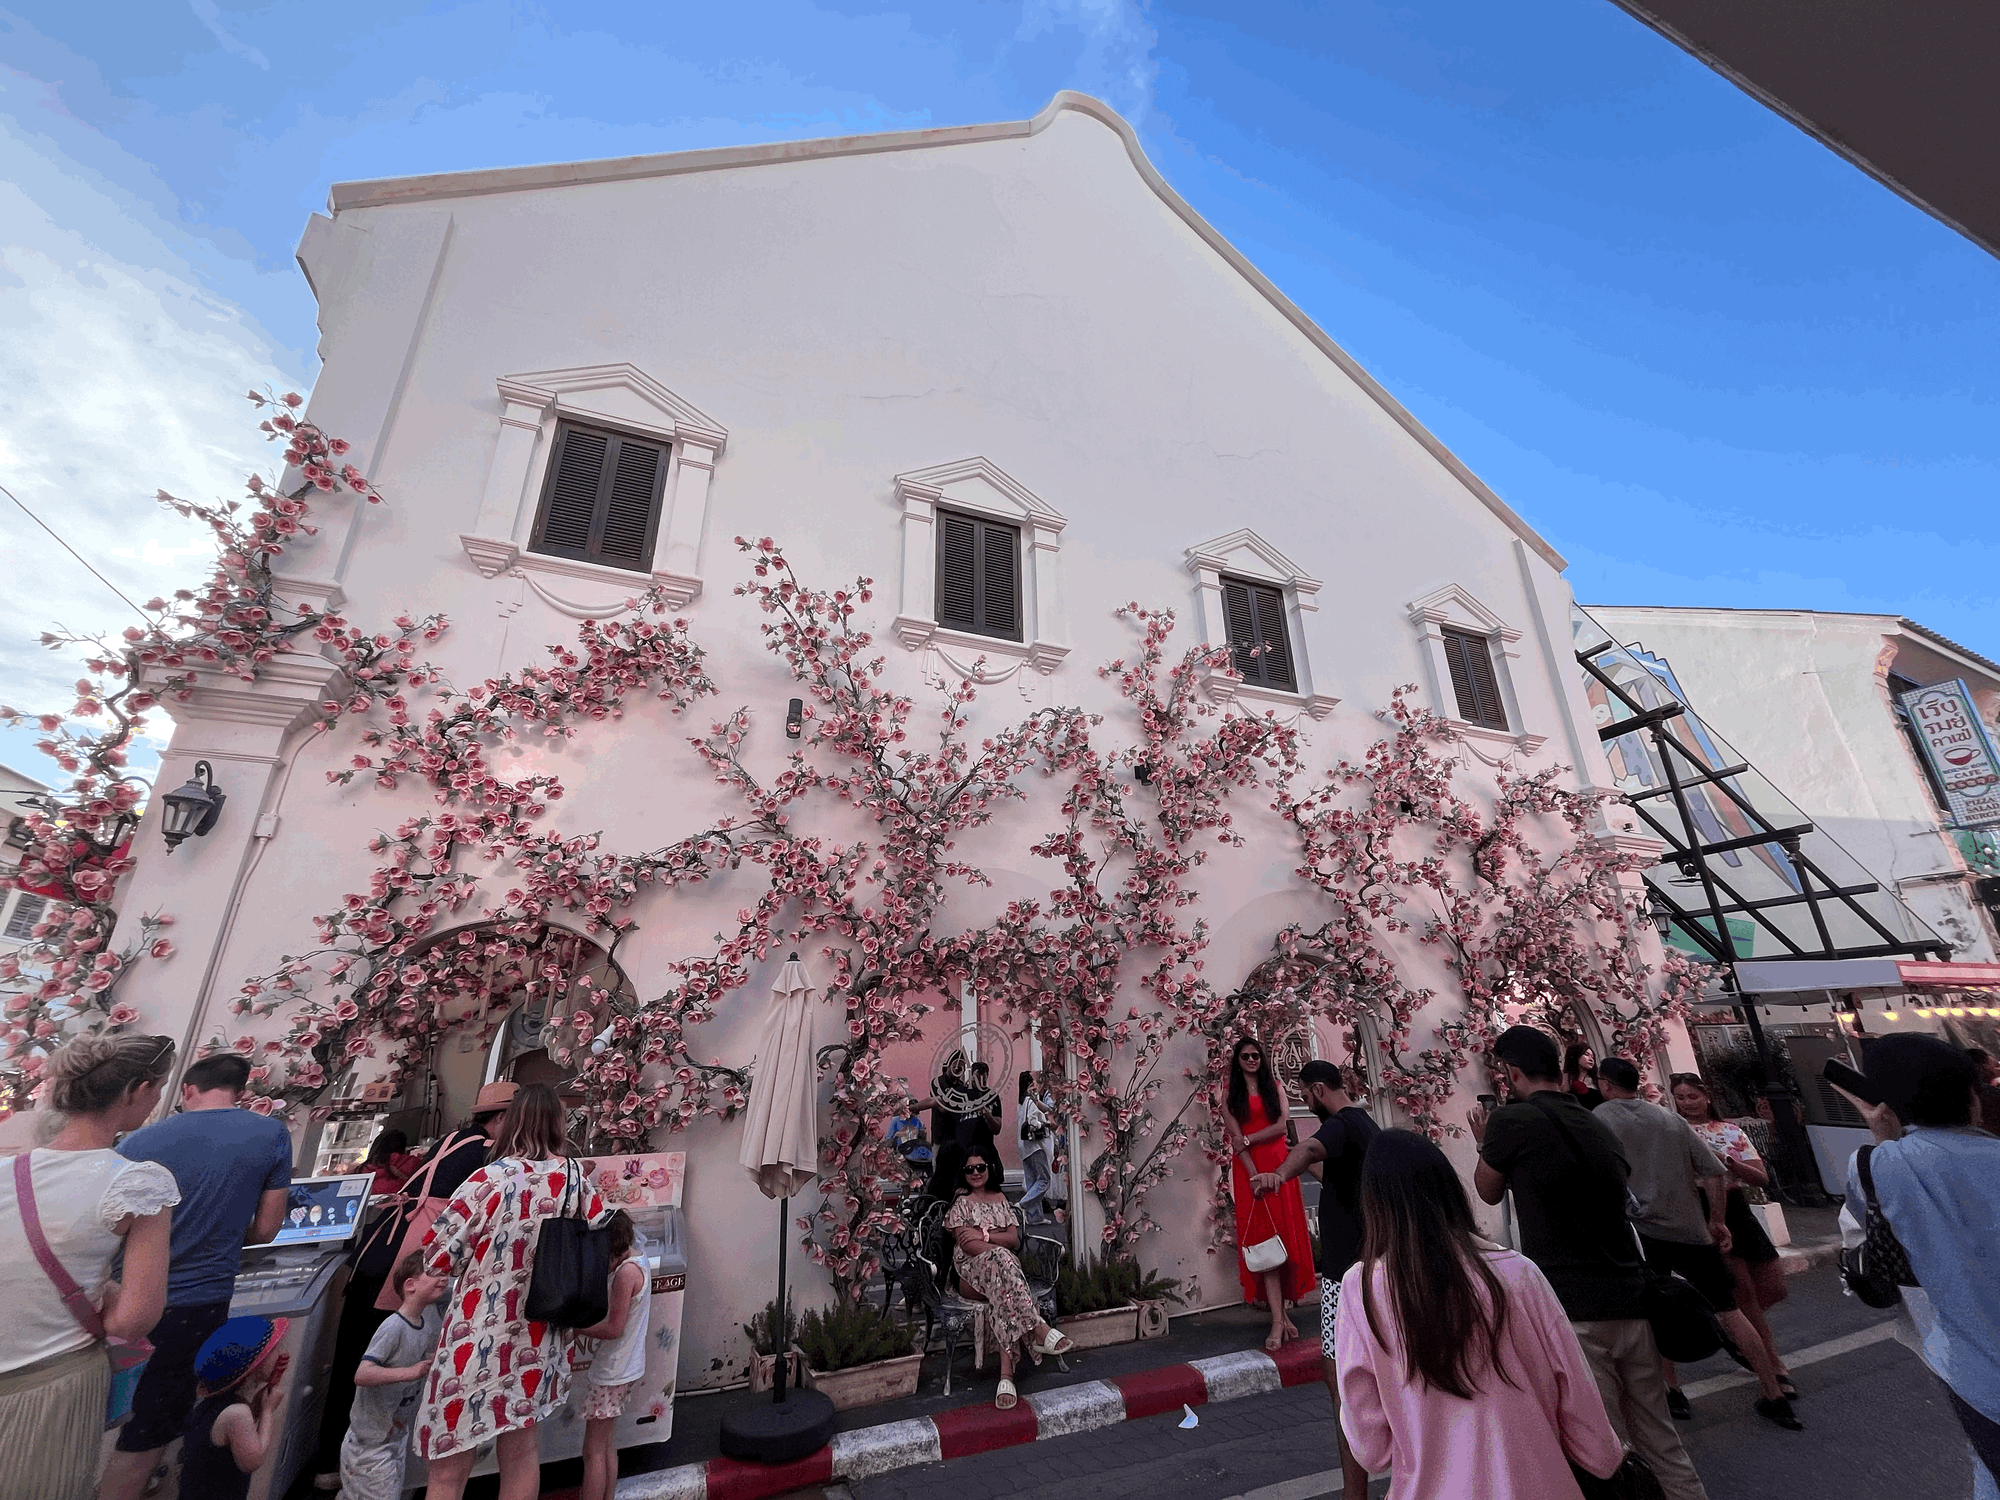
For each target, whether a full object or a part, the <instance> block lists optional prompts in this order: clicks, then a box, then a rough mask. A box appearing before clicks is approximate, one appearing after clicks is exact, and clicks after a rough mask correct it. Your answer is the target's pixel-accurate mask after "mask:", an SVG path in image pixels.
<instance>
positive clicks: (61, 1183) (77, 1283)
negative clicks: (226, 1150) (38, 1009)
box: [0, 1036, 181, 1500]
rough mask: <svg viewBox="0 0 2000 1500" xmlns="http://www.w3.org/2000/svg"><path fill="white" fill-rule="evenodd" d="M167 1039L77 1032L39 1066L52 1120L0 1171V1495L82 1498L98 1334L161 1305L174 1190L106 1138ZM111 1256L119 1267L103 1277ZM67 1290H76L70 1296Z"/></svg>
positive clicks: (147, 1085)
mask: <svg viewBox="0 0 2000 1500" xmlns="http://www.w3.org/2000/svg"><path fill="white" fill-rule="evenodd" d="M173 1065H174V1044H173V1039H172V1038H170V1037H164V1036H89V1037H81V1038H79V1039H77V1040H76V1041H73V1042H71V1043H70V1044H69V1045H68V1046H66V1047H64V1048H63V1049H62V1050H61V1051H59V1052H57V1053H56V1054H55V1055H54V1056H53V1057H51V1058H50V1059H49V1061H48V1066H47V1067H46V1068H44V1069H43V1073H42V1076H43V1077H44V1078H45V1079H46V1080H47V1085H46V1092H45V1093H44V1094H43V1096H42V1102H43V1104H44V1106H45V1107H46V1108H48V1109H50V1110H52V1111H54V1112H55V1113H57V1114H58V1115H60V1116H61V1117H62V1128H61V1130H60V1131H59V1132H58V1133H57V1134H56V1136H55V1137H54V1138H53V1139H51V1140H50V1141H49V1143H48V1145H46V1146H42V1147H38V1148H37V1149H35V1150H33V1151H30V1152H28V1153H26V1154H25V1155H22V1156H17V1157H15V1158H14V1159H13V1160H12V1161H9V1162H7V1163H6V1164H5V1170H4V1171H0V1307H4V1308H5V1309H6V1317H5V1319H4V1320H0V1455H4V1456H5V1459H6V1464H7V1474H8V1477H7V1479H6V1481H4V1483H0V1489H4V1490H5V1491H6V1493H7V1495H8V1496H9V1500H15V1497H18V1500H78V1497H79V1496H82V1495H88V1494H91V1493H93V1491H94V1489H95V1487H96V1482H97V1459H98V1449H99V1447H100V1446H101V1444H102V1441H103V1436H104V1418H105V1405H106V1397H107V1395H108V1393H109V1389H110V1384H111V1366H110V1364H109V1362H108V1361H107V1359H106V1354H107V1352H108V1351H107V1348H106V1344H105V1340H106V1338H107V1337H110V1338H114V1339H120V1340H135V1339H142V1338H144V1337H145V1336H146V1335H147V1334H148V1333H150V1332H151V1331H152V1329H153V1325H154V1324H156V1323H158V1322H159V1320H160V1313H161V1311H162V1310H163V1309H164V1308H165V1307H166V1305H167V1245H168V1235H169V1233H170V1231H171V1229H172V1224H173V1206H174V1205H175V1204H176V1203H178V1202H180V1199H181V1191H180V1187H179V1185H178V1184H177V1183H176V1182H175V1181H174V1177H173V1174H172V1173H171V1172H169V1171H168V1170H167V1169H166V1168H165V1167H163V1166H161V1165H160V1164H159V1163H158V1162H150V1161H127V1160H126V1159H125V1158H124V1157H122V1156H120V1155H119V1154H118V1153H117V1152H116V1151H114V1150H112V1149H111V1148H112V1146H113V1145H115V1144H116V1142H117V1140H118V1138H119V1136H121V1135H123V1134H125V1133H126V1132H127V1131H130V1130H135V1129H137V1128H138V1127H139V1126H141V1125H143V1124H145V1123H146V1117H147V1116H148V1115H150V1114H152V1112H153V1108H154V1106H155V1105H157V1104H158V1103H159V1102H160V1084H161V1083H162V1082H163V1081H164V1080H165V1078H166V1076H167V1074H168V1073H170V1072H171V1071H172V1070H173ZM120 1251H123V1252H124V1256H125V1260H124V1268H123V1271H122V1272H121V1274H120V1276H119V1277H118V1278H115V1279H114V1278H113V1276H112V1274H111V1267H112V1261H113V1260H114V1259H115V1258H116V1257H117V1255H118V1254H119V1252H120ZM79 1293H80V1294H81V1295H78V1294H79Z"/></svg>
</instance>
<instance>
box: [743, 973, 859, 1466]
mask: <svg viewBox="0 0 2000 1500" xmlns="http://www.w3.org/2000/svg"><path fill="white" fill-rule="evenodd" d="M818 998H819V991H818V990H817V989H816V988H814V986H813V982H812V978H811V976H809V975H808V974H807V973H806V968H805V965H804V964H802V963H800V962H799V956H798V954H796V953H794V954H793V955H792V956H791V957H790V958H789V959H788V960H786V963H785V966H784V968H783V969H781V970H779V971H778V982H777V983H776V984H774V985H773V986H772V987H771V1013H770V1015H769V1017H768V1018H767V1019H766V1020H765V1022H764V1038H763V1042H762V1044H761V1045H760V1046H759V1047H758V1049H757V1059H756V1064H755V1069H756V1071H755V1081H754V1083H753V1084H752V1085H751V1089H750V1103H749V1108H748V1109H746V1110H745V1111H744V1118H743V1146H742V1149H741V1150H740V1151H739V1152H738V1153H737V1156H736V1159H737V1160H738V1161H739V1162H741V1163H742V1164H743V1168H744V1170H745V1171H747V1172H749V1174H750V1175H751V1177H752V1178H754V1179H755V1180H756V1183H757V1187H758V1189H759V1190H760V1191H761V1192H762V1193H763V1194H764V1196H765V1197H767V1198H776V1199H778V1200H779V1205H778V1318H777V1326H776V1327H774V1328H773V1329H772V1330H771V1347H772V1348H773V1350H774V1351H775V1352H776V1354H777V1356H778V1359H777V1369H776V1372H775V1379H774V1381H773V1383H772V1388H771V1401H772V1404H771V1405H770V1406H768V1407H751V1408H749V1409H747V1410H739V1411H737V1412H734V1413H731V1414H730V1415H729V1416H727V1417H725V1418H724V1420H723V1430H722V1447H723V1452H724V1453H726V1454H728V1455H729V1456H730V1457H732V1458H752V1459H758V1460H761V1461H763V1462H765V1463H785V1462H789V1461H790V1460H792V1459H794V1458H799V1457H803V1456H804V1455H805V1454H807V1453H810V1452H813V1451H815V1450H816V1449H818V1448H819V1447H820V1446H821V1445H822V1444H823V1443H825V1442H826V1440H827V1437H828V1436H829V1435H830V1434H831V1433H832V1430H833V1406H832V1404H831V1403H830V1402H828V1401H827V1399H826V1398H825V1397H824V1396H822V1395H821V1394H820V1393H819V1392H817V1391H794V1392H792V1393H791V1396H790V1399H789V1400H788V1399H787V1397H786V1392H785V1353H786V1351H785V1350H784V1349H783V1348H782V1347H781V1346H780V1345H781V1340H782V1338H783V1335H784V1329H785V1325H786V1323H787V1322H788V1321H789V1319H788V1318H787V1317H786V1312H787V1311H788V1303H787V1302H786V1298H785V1259H786V1252H787V1250H788V1249H789V1247H790V1245H791V1239H792V1225H791V1219H792V1194H794V1193H796V1192H798V1191H799V1190H800V1189H802V1188H806V1187H809V1186H811V1185H812V1184H813V1183H814V1182H817V1181H818V1180H819V1110H818V1098H819V1088H818V1081H817V1079H816V1078H815V1076H814V1074H815V1069H814V1063H813V1002H814V1001H816V1000H817V999H818Z"/></svg>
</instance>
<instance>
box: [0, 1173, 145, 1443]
mask: <svg viewBox="0 0 2000 1500" xmlns="http://www.w3.org/2000/svg"><path fill="white" fill-rule="evenodd" d="M28 1157H29V1153H28V1152H26V1151H23V1152H22V1153H21V1154H20V1155H19V1156H17V1157H15V1158H14V1201H15V1203H16V1205H17V1206H18V1207H19V1208H20V1210H21V1233H22V1234H23V1235H25V1236H26V1237H27V1241H28V1248H29V1249H30V1250H32V1251H34V1252H35V1261H36V1263H37V1264H38V1265H40V1266H41V1268H42V1274H43V1275H44V1276H46V1277H48V1278H49V1282H50V1284H51V1285H53V1286H54V1287H55V1289H56V1295H57V1296H58V1297H60V1298H62V1301H63V1306H64V1307H67V1308H68V1309H69V1315H70V1316H71V1317H72V1318H75V1319H76V1321H77V1323H78V1325H79V1326H80V1327H82V1329H83V1331H84V1332H85V1333H87V1334H89V1335H90V1336H91V1337H92V1338H93V1339H95V1340H97V1342H99V1343H100V1344H102V1345H103V1346H104V1353H105V1356H106V1357H107V1358H108V1359H109V1360H110V1361H111V1391H110V1394H109V1395H108V1396H107V1397H106V1400H105V1409H104V1425H105V1426H106V1427H116V1426H117V1425H118V1424H119V1423H121V1422H123V1421H124V1420H125V1419H126V1418H127V1417H129V1416H131V1415H132V1392H133V1390H134V1389H136V1388H137V1386H138V1384H139V1372H140V1371H141V1370H143V1369H144V1368H145V1367H146V1361H147V1360H149V1359H151V1358H152V1357H153V1346H152V1344H151V1343H149V1342H148V1341H147V1340H145V1339H121V1338H116V1337H114V1336H112V1335H111V1334H108V1333H106V1332H105V1331H104V1319H103V1318H101V1317H99V1316H98V1315H97V1309H96V1308H94V1307H92V1306H91V1305H90V1298H89V1297H87V1296H85V1295H84V1291H83V1288H82V1287H80V1286H78V1285H77V1284H76V1278H75V1277H74V1276H71V1275H70V1274H69V1272H68V1271H67V1270H65V1269H64V1268H63V1263H62V1262H61V1261H59V1260H57V1259H56V1253H55V1251H53V1250H51V1249H50V1248H49V1242H48V1240H47V1239H45V1238H44V1237H43V1235H42V1216H41V1213H40V1212H39V1211H38V1210H37V1209H36V1207H35V1180H34V1169H33V1166H32V1164H31V1163H30V1162H29V1160H28Z"/></svg>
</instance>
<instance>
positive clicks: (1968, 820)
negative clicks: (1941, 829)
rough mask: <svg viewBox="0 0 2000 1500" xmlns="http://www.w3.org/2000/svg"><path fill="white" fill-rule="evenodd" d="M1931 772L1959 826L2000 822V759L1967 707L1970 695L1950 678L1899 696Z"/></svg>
mask: <svg viewBox="0 0 2000 1500" xmlns="http://www.w3.org/2000/svg"><path fill="white" fill-rule="evenodd" d="M1902 704H1903V708H1904V710H1905V712H1907V713H1908V714H1909V716H1910V724H1911V726H1912V727H1913V728H1914V729H1915V730H1916V731H1917V742H1918V743H1919V744H1920V745H1922V746H1923V751H1924V755H1925V757H1926V758H1927V759H1928V760H1929V761H1930V763H1931V769H1932V770H1934V771H1936V772H1937V778H1938V781H1939V782H1940V783H1941V784H1942V785H1943V787H1944V794H1945V798H1946V800H1947V801H1948V802H1949V803H1950V804H1951V821H1952V823H1953V824H1954V825H1955V826H1957V827H1959V828H1987V827H1991V826H1993V825H1995V824H2000V756H1995V755H1994V753H1993V742H1992V740H1990V739H1989V738H1987V734H1986V726H1985V725H1984V724H1982V723H1981V722H1980V721H1979V713H1978V711H1977V710H1976V709H1975V708H1974V707H1973V706H1972V694H1970V693H1968V692H1967V691H1966V690H1965V684H1964V683H1963V682H1962V681H1959V680H1958V679H1956V678H1954V679H1953V680H1952V681H1950V682H1939V683H1934V684H1932V685H1931V686H1930V687H1925V688H1916V689H1914V690H1913V691H1911V692H1907V693H1904V694H1903V695H1902Z"/></svg>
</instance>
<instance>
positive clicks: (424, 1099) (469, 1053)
mask: <svg viewBox="0 0 2000 1500" xmlns="http://www.w3.org/2000/svg"><path fill="white" fill-rule="evenodd" d="M440 958H444V959H446V961H445V962H443V963H440V962H439V960H440ZM404 962H406V963H412V964H415V963H421V964H423V965H425V967H426V968H428V969H429V970H430V971H431V973H432V975H433V978H432V979H431V981H430V983H429V988H428V993H427V996H426V999H427V1002H428V1003H429V1004H431V1005H434V1006H435V1007H436V1008H437V1014H438V1018H439V1020H440V1022H441V1023H442V1025H441V1027H440V1030H439V1033H438V1036H437V1039H436V1041H435V1042H434V1043H433V1044H432V1045H431V1047H430V1049H429V1051H428V1053H427V1054H426V1055H425V1057H424V1059H423V1063H422V1066H420V1067H417V1068H414V1069H412V1070H411V1072H410V1074H409V1078H408V1081H407V1082H406V1083H405V1085H404V1087H403V1089H402V1091H401V1092H400V1093H393V1094H392V1093H390V1092H388V1089H389V1086H388V1085H383V1084H361V1083H359V1082H357V1080H356V1079H355V1077H354V1075H353V1072H352V1070H350V1072H349V1074H348V1076H347V1077H346V1078H344V1079H338V1080H336V1081H335V1083H334V1086H333V1089H332V1097H331V1101H330V1103H331V1109H330V1112H329V1116H330V1117H329V1118H328V1120H327V1121H326V1124H325V1127H324V1129H323V1131H322V1133H321V1136H320V1139H319V1141H318V1143H317V1151H316V1153H315V1155H316V1159H317V1161H318V1162H319V1164H320V1165H319V1167H318V1168H317V1170H320V1171H330V1170H336V1169H341V1168H343V1167H348V1166H351V1165H352V1162H353V1161H354V1160H355V1159H358V1157H359V1155H360V1154H361V1152H362V1151H364V1150H365V1149H366V1147H367V1144H368V1142H369V1141H371V1140H372V1139H373V1138H374V1135H375V1133H376V1132H377V1131H379V1130H383V1129H397V1130H401V1131H403V1132H404V1133H405V1135H407V1136H408V1137H409V1139H410V1141H411V1142H412V1144H416V1143H419V1142H422V1141H426V1140H435V1139H436V1138H437V1137H439V1136H440V1135H442V1134H443V1133H444V1132H445V1131H446V1130H449V1129H450V1128H452V1127H453V1126H454V1125H457V1124H459V1123H460V1122H462V1121H463V1120H464V1119H465V1118H466V1116H467V1115H468V1114H469V1113H470V1111H471V1108H472V1102H473V1100H474V1098H475V1097H476V1096H477V1094H478V1092H479V1089H480V1086H481V1085H483V1084H486V1083H491V1082H493V1081H494V1080H496V1079H501V1078H506V1079H513V1080H515V1081H517V1082H520V1083H547V1084H552V1085H554V1086H555V1087H556V1088H557V1089H558V1091H562V1092H567V1090H566V1088H565V1086H566V1085H567V1084H568V1082H569V1080H570V1079H571V1078H572V1077H574V1076H575V1073H576V1069H577V1065H578V1059H577V1058H576V1057H574V1056H572V1057H570V1058H568V1059H567V1060H565V1059H564V1058H562V1057H561V1056H558V1055H553V1054H559V1053H561V1052H563V1051H565V1050H570V1051H574V1050H575V1049H578V1048H587V1047H588V1045H589V1039H590V1036H591V1035H592V1034H593V1032H594V1031H595V1030H596V1029H597V1028H598V1027H600V1026H602V1025H603V1024H604V1023H605V1022H606V1021H607V1020H608V1019H609V1011H610V1009H611V1008H612V1007H613V1006H627V1005H630V1004H632V1003H633V1001H634V999H635V992H634V990H633V987H632V984H631V981H630V980H629V979H628V978H627V977H626V975H625V973H624V971H623V970H622V969H621V968H620V967H619V966H618V964H617V963H616V962H615V961H614V960H613V959H612V957H611V954H610V951H609V950H608V949H606V948H605V947H603V946H602V945H601V944H599V943H597V942H595V941H593V940H592V939H591V938H589V937H587V936H585V935H584V934H582V933H579V932H575V931H572V930H571V929H569V928H566V927H559V926H556V925H554V924H552V923H545V922H532V923H529V922H505V923H496V922H486V923H475V924H472V925H469V926H465V927H457V928H452V929H450V930H449V931H446V932H440V933H435V934H433V935H432V936H431V937H430V938H429V939H427V940H426V941H425V942H424V943H423V944H421V945H419V946H415V947H413V948H412V950H411V952H410V954H409V955H408V957H407V958H406V959H405V960H404ZM579 1020H581V1022H582V1025H581V1027H579V1026H578V1024H577V1023H578V1022H579ZM552 1049H553V1053H552ZM571 1102H572V1103H573V1104H580V1101H571ZM585 1120H586V1117H585V1115H584V1113H583V1111H582V1110H581V1109H580V1108H578V1109H576V1110H575V1111H574V1113H573V1114H572V1116H571V1127H572V1139H574V1140H576V1141H577V1142H578V1144H579V1145H581V1144H584V1143H585V1140H586V1137H587V1131H586V1130H585V1128H584V1126H585Z"/></svg>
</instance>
